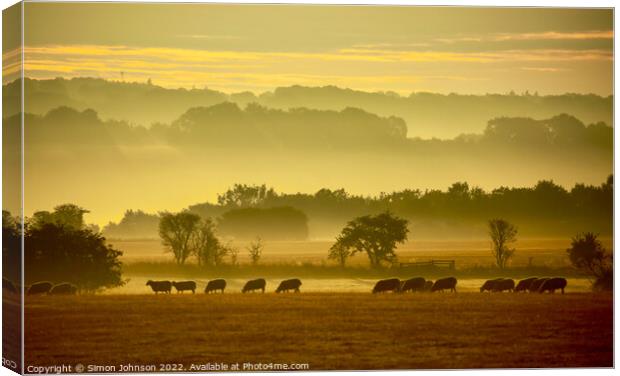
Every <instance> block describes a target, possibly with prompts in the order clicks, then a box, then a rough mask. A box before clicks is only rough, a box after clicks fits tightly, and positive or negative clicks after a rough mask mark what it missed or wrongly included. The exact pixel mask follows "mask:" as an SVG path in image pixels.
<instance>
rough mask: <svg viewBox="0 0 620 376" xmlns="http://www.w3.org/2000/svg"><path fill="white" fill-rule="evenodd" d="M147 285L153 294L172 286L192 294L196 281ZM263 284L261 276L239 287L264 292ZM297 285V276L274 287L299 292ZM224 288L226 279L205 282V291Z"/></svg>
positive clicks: (221, 290) (284, 290) (170, 289)
mask: <svg viewBox="0 0 620 376" xmlns="http://www.w3.org/2000/svg"><path fill="white" fill-rule="evenodd" d="M146 285H147V286H150V287H151V289H152V290H153V292H155V294H158V293H160V292H161V293H164V294H170V292H171V291H172V288H173V287H174V288H175V290H177V292H180V293H182V292H183V291H191V292H192V294H193V293H196V282H194V281H182V282H171V281H151V280H149V281H148V282H147V283H146ZM265 286H267V282H266V281H265V279H263V278H259V279H252V280H250V281H247V282H246V283H245V285H244V286H243V288H242V289H241V292H242V293H244V294H245V293H246V292H253V291H258V290H260V291H262V292H265ZM299 286H301V281H300V280H299V279H297V278H293V279H286V280H284V281H282V282H280V284H279V285H278V288H277V289H276V293H281V292H288V291H291V290H292V291H294V292H299ZM224 289H226V280H224V279H214V280H211V281H209V283H207V286H206V287H205V293H207V294H209V293H212V292H214V293H215V292H221V293H222V294H223V293H224Z"/></svg>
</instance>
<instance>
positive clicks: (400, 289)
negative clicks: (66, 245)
mask: <svg viewBox="0 0 620 376" xmlns="http://www.w3.org/2000/svg"><path fill="white" fill-rule="evenodd" d="M456 283H457V280H456V278H454V277H448V278H441V279H438V280H436V281H435V282H433V281H430V280H426V279H424V278H423V277H415V278H410V279H407V280H404V281H401V280H400V279H398V278H389V279H382V280H380V281H377V283H376V284H375V286H374V288H373V289H372V293H373V294H376V293H382V292H395V293H406V292H435V291H444V290H448V291H452V292H456ZM566 284H567V282H566V279H565V278H561V277H553V278H537V277H530V278H525V279H522V280H520V281H519V282H518V283H517V284H516V285H515V281H514V280H513V279H510V278H496V279H490V280H488V281H486V282H484V284H483V285H482V286H481V287H480V292H485V291H489V292H502V291H512V292H538V293H543V292H550V293H554V292H555V290H561V291H562V294H564V288H565V287H566ZM146 285H147V286H149V287H150V288H151V289H152V290H153V292H155V294H158V293H160V292H161V293H164V294H170V293H171V292H172V288H174V289H175V290H176V291H177V292H178V293H183V292H184V291H191V292H192V293H196V288H197V285H196V282H194V281H181V282H173V281H151V280H149V281H148V282H147V283H146ZM266 285H267V283H266V281H265V279H263V278H259V279H252V280H250V281H247V282H246V283H245V285H244V286H243V289H241V292H242V293H246V292H254V291H262V292H263V293H264V292H265V286H266ZM300 286H301V281H300V280H299V279H297V278H293V279H286V280H284V281H282V282H280V284H279V285H278V288H277V289H276V291H275V292H276V293H280V292H289V291H293V292H299V287H300ZM2 289H3V290H5V291H8V292H11V293H15V294H17V293H18V291H19V290H18V289H17V287H16V286H15V285H14V284H13V283H12V282H11V281H9V280H7V279H6V278H2ZM225 289H226V280H224V279H214V280H211V281H209V282H208V283H207V286H206V287H205V289H204V292H205V293H207V294H209V293H217V292H220V293H222V294H223V293H224V290H225ZM77 290H78V289H77V287H76V286H75V285H73V284H71V283H67V282H63V283H59V284H56V285H54V284H52V283H51V282H36V283H33V284H32V285H30V286H28V287H27V288H26V294H27V295H41V294H49V295H74V294H76V293H77Z"/></svg>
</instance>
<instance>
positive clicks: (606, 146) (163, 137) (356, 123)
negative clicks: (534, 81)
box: [5, 102, 613, 154]
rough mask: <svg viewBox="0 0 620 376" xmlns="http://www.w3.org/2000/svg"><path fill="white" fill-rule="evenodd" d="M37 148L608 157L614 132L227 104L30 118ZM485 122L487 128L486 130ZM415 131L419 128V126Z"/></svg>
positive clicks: (599, 125) (568, 122)
mask: <svg viewBox="0 0 620 376" xmlns="http://www.w3.org/2000/svg"><path fill="white" fill-rule="evenodd" d="M25 116H26V120H25V121H26V122H27V123H28V124H29V137H28V140H27V142H28V144H29V146H31V147H37V148H38V147H45V146H50V145H55V146H59V145H62V146H65V147H79V146H81V145H98V146H109V147H117V146H119V145H134V146H139V145H157V144H162V143H164V144H168V145H171V146H175V147H182V148H188V147H189V148H196V147H200V148H204V147H205V146H217V147H224V146H226V147H234V148H250V149H264V148H266V147H268V148H276V149H284V150H298V149H302V150H304V149H306V150H325V151H331V150H338V149H339V148H345V149H360V150H377V151H381V150H385V149H386V148H395V151H398V152H400V153H409V154H413V153H415V152H416V151H419V149H423V150H430V151H435V152H436V151H442V150H443V151H458V152H468V153H471V152H473V151H472V150H470V148H471V147H481V146H484V147H492V148H497V147H499V148H504V147H506V146H514V147H519V148H521V149H520V150H523V148H526V149H527V150H536V151H544V150H545V149H544V148H541V147H553V148H554V149H557V150H569V151H571V152H572V153H575V152H580V153H581V152H592V151H600V152H607V153H609V152H610V150H611V148H612V145H613V128H612V127H610V126H609V125H608V124H607V123H605V122H601V121H598V122H595V123H590V124H586V123H584V122H582V121H581V120H579V119H578V118H576V117H574V116H572V115H568V114H566V113H560V114H556V115H555V116H552V117H549V118H542V119H534V118H530V117H522V116H515V117H507V116H501V117H494V118H491V119H490V120H489V119H485V120H484V121H483V122H482V123H481V124H480V128H481V130H482V132H480V131H479V132H476V133H465V132H461V133H459V134H458V135H456V136H454V137H453V138H449V139H443V140H439V139H420V138H408V137H407V132H408V131H407V129H408V126H407V123H406V122H405V121H404V120H403V119H402V118H399V117H396V116H378V115H376V114H374V113H370V112H367V111H365V110H363V109H360V108H353V107H347V108H344V109H342V110H338V111H335V110H317V109H311V108H292V109H288V110H281V109H272V108H267V107H263V106H261V105H258V104H249V105H248V106H246V107H245V108H240V107H239V106H238V105H237V104H235V103H230V102H224V103H220V104H216V105H213V106H210V107H195V108H190V109H188V110H187V111H186V112H185V113H183V114H182V115H181V116H180V117H179V118H177V119H176V120H174V121H171V122H170V123H162V122H158V123H155V124H153V125H152V126H151V127H148V128H147V127H143V126H136V125H134V124H131V123H128V122H125V121H117V120H105V121H104V120H102V119H101V118H100V117H99V114H98V113H97V112H96V111H94V110H92V109H86V110H83V111H78V110H75V109H73V108H70V107H58V108H54V109H51V110H50V111H49V112H47V113H45V114H43V115H34V114H26V115H25ZM19 119H20V118H19V116H17V115H16V116H13V117H9V118H7V119H5V120H6V121H5V123H6V127H7V130H5V134H6V136H7V137H10V136H11V133H10V132H8V130H10V128H11V127H16V126H18V125H19ZM485 122H486V127H484V124H485ZM410 126H412V127H414V126H415V124H411V125H410Z"/></svg>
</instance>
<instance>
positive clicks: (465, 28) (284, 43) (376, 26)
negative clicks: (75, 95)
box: [3, 3, 613, 95]
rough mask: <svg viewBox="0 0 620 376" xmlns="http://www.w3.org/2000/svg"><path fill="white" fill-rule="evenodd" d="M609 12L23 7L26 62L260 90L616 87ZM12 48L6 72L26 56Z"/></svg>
mask: <svg viewBox="0 0 620 376" xmlns="http://www.w3.org/2000/svg"><path fill="white" fill-rule="evenodd" d="M612 18H613V13H612V11H611V10H609V9H540V8H522V9H518V8H446V7H442V8H439V7H435V8H432V7H403V6H393V7H370V6H284V5H204V4H127V3H125V4H119V3H116V4H114V3H92V4H83V3H82V4H75V3H74V4H71V3H64V4H59V3H26V4H25V26H24V28H25V56H26V62H25V70H26V72H25V73H26V76H29V77H34V78H53V77H57V76H62V77H79V76H89V77H101V78H106V79H112V80H120V79H121V72H123V74H122V78H123V79H124V80H125V81H139V82H144V81H146V80H147V79H149V78H150V79H151V80H152V82H153V83H154V84H157V85H161V86H166V87H186V88H191V87H200V88H202V87H205V86H207V87H209V88H212V89H217V90H221V91H225V92H238V91H244V90H251V91H255V92H263V91H266V90H272V89H273V88H274V87H277V86H286V85H293V84H300V85H308V86H321V85H337V86H341V87H349V88H354V89H360V90H368V91H377V90H381V91H387V90H391V91H395V92H398V93H401V94H408V93H410V92H412V91H433V92H444V93H446V92H458V93H487V92H493V93H505V92H508V91H510V90H514V91H516V92H523V91H525V90H529V91H531V92H533V91H538V92H539V93H541V94H543V93H564V92H580V93H589V92H593V93H597V94H603V95H608V94H611V93H612V71H613V26H612V21H613V20H612ZM12 47H13V48H12V49H7V48H5V51H4V54H3V60H4V77H5V82H6V81H7V80H11V79H14V78H15V77H16V74H18V69H19V68H18V65H16V64H15V63H16V62H17V61H18V57H19V54H18V53H16V50H15V48H17V47H18V46H12Z"/></svg>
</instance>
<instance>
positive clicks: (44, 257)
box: [24, 223, 124, 291]
mask: <svg viewBox="0 0 620 376" xmlns="http://www.w3.org/2000/svg"><path fill="white" fill-rule="evenodd" d="M122 254H123V253H122V252H121V251H119V250H117V249H115V248H113V247H112V246H111V245H108V244H106V240H105V238H104V237H103V236H102V235H101V234H99V233H96V232H93V231H91V230H89V229H75V228H73V227H71V226H64V225H59V224H55V223H44V224H42V225H41V226H35V227H29V228H28V229H27V231H26V236H25V248H24V262H25V269H26V271H27V273H26V277H27V279H28V281H30V282H33V281H37V280H50V281H53V282H56V283H58V282H71V283H73V284H75V285H76V286H78V288H79V289H80V290H83V291H96V290H98V289H100V288H109V287H116V286H121V285H123V284H124V282H123V280H122V279H121V261H120V260H119V257H120V256H121V255H122Z"/></svg>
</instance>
